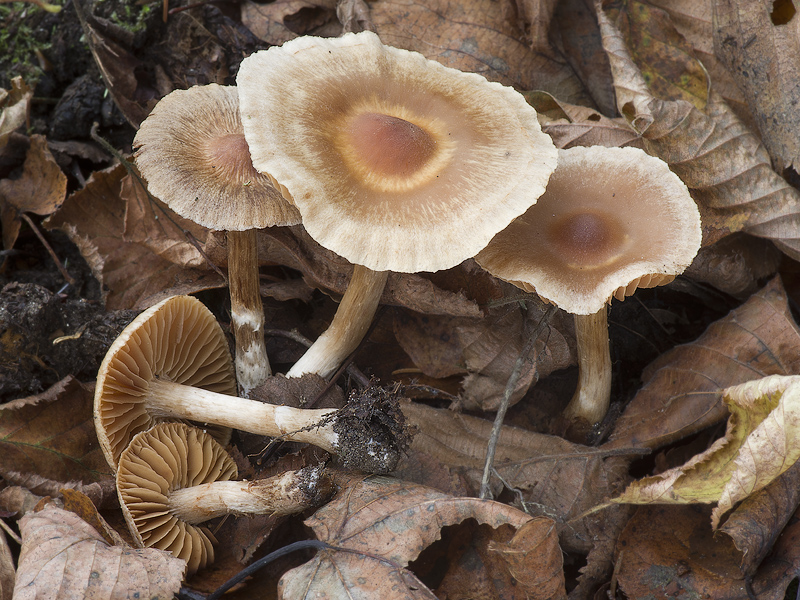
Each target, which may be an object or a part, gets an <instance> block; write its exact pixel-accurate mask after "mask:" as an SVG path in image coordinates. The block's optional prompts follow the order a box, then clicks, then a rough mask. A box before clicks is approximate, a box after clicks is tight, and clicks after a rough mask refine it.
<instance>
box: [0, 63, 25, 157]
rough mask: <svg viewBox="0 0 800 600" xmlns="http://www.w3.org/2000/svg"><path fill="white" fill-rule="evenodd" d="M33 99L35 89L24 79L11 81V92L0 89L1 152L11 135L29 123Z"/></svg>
mask: <svg viewBox="0 0 800 600" xmlns="http://www.w3.org/2000/svg"><path fill="white" fill-rule="evenodd" d="M32 98H33V89H32V88H31V87H30V86H29V85H28V84H26V83H25V81H23V79H22V77H14V78H13V79H12V80H11V90H6V89H3V88H0V151H2V150H3V148H4V147H5V145H6V144H7V143H8V138H9V137H10V136H11V134H12V133H13V132H14V131H16V130H17V129H19V128H20V127H22V126H23V125H25V124H26V123H27V121H28V115H29V113H30V106H31V99H32Z"/></svg>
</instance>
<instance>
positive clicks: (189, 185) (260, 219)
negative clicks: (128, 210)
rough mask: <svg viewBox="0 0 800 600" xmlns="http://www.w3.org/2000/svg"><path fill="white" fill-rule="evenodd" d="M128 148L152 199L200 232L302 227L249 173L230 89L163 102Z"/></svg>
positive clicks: (200, 90) (262, 180)
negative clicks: (133, 152) (195, 225)
mask: <svg viewBox="0 0 800 600" xmlns="http://www.w3.org/2000/svg"><path fill="white" fill-rule="evenodd" d="M133 145H134V148H138V149H137V151H136V166H137V167H138V168H139V170H140V171H141V173H142V175H143V176H144V178H145V179H146V180H147V188H148V189H149V190H150V193H151V194H153V195H154V196H156V197H158V198H159V199H160V200H161V201H163V202H165V203H166V204H167V206H169V207H170V208H171V209H172V210H174V211H175V212H176V213H178V214H179V215H180V216H182V217H184V218H186V219H189V220H191V221H194V222H195V223H199V224H200V225H202V226H203V227H208V228H209V229H217V230H225V231H243V230H246V229H255V228H262V227H272V226H273V225H296V224H298V223H300V213H298V212H297V209H296V208H294V207H293V206H292V205H291V204H290V203H289V202H287V201H286V200H285V199H284V198H283V196H282V195H281V193H280V192H279V191H277V190H276V189H275V187H274V186H273V185H272V183H271V182H270V180H269V178H267V177H265V176H264V175H261V174H260V173H259V172H258V171H256V170H255V169H254V168H253V163H252V162H251V161H250V153H249V149H248V147H247V142H246V141H245V139H244V132H243V130H242V121H241V118H240V116H239V98H238V93H237V91H236V88H235V87H233V86H220V85H217V84H215V83H212V84H209V85H204V86H195V87H192V88H190V89H188V90H175V91H174V92H172V93H170V94H168V95H166V96H164V97H163V98H162V99H161V100H160V101H159V103H158V104H156V106H155V108H154V109H153V111H152V112H151V113H150V115H149V116H148V117H147V118H146V119H145V120H144V122H142V125H141V127H140V129H139V131H138V132H137V133H136V137H135V138H134V141H133Z"/></svg>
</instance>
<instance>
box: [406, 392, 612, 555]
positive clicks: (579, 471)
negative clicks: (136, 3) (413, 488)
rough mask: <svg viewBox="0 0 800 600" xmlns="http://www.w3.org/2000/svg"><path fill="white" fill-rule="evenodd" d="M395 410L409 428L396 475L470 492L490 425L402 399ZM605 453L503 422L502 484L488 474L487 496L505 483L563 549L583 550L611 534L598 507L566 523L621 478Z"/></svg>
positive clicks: (498, 459) (607, 519) (609, 493)
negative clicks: (551, 524) (551, 522)
mask: <svg viewBox="0 0 800 600" xmlns="http://www.w3.org/2000/svg"><path fill="white" fill-rule="evenodd" d="M402 409H403V414H404V415H405V417H406V422H407V424H408V425H409V426H410V427H414V428H415V429H416V430H417V433H416V435H415V436H414V439H413V441H412V443H411V449H410V450H409V453H408V456H407V458H405V459H403V460H402V461H401V462H400V464H399V465H398V469H397V471H396V473H397V475H398V476H400V477H403V478H404V479H407V480H410V481H416V482H418V483H422V484H425V485H430V486H434V487H436V488H438V489H441V490H444V491H447V492H448V493H459V494H476V493H477V492H478V490H479V489H480V484H481V478H482V476H483V465H484V461H485V458H486V447H487V444H488V441H489V436H490V434H491V429H492V423H491V422H490V421H487V420H485V419H480V418H477V417H473V416H470V415H464V414H459V413H454V412H451V411H447V410H441V409H433V408H430V407H427V406H425V405H422V404H417V403H413V402H409V403H404V404H403V405H402ZM610 454H613V452H612V453H610ZM610 454H609V453H606V452H605V449H604V448H589V447H586V446H580V445H578V444H573V443H571V442H568V441H567V440H564V439H562V438H560V437H556V436H551V435H544V434H540V433H534V432H530V431H526V430H524V429H518V428H516V427H509V426H503V429H502V433H501V435H500V439H499V443H498V446H497V450H496V455H495V470H496V471H497V474H498V475H499V477H501V478H502V481H500V480H499V479H498V478H492V481H491V482H490V483H491V486H492V493H493V494H494V495H495V496H497V495H499V494H500V492H501V491H502V490H503V487H504V485H507V486H508V487H510V488H511V489H513V490H514V491H515V492H516V493H517V494H518V499H519V500H520V501H521V502H522V503H523V504H524V506H525V510H526V511H527V512H529V513H530V514H532V515H542V516H548V517H551V518H553V519H555V520H556V522H557V523H559V526H558V527H559V535H560V536H561V538H560V539H561V545H562V546H563V547H564V548H565V549H566V550H569V551H576V552H581V553H587V552H589V551H590V550H591V549H592V548H593V546H594V545H595V544H597V543H599V541H600V540H601V538H603V536H604V535H605V534H608V535H612V536H613V535H614V533H613V527H612V526H611V525H610V522H611V521H612V517H611V516H610V514H609V513H608V512H606V513H604V514H603V515H602V517H601V519H598V518H597V517H596V516H590V517H588V518H585V519H579V520H576V521H572V522H569V523H567V522H568V521H570V520H571V519H574V518H576V517H578V516H580V515H582V514H583V513H584V512H586V511H588V510H589V509H590V508H592V507H593V506H595V505H597V504H599V503H601V502H603V501H604V500H605V499H607V498H609V497H610V496H612V495H613V494H614V491H613V490H615V489H616V487H617V486H618V485H619V482H620V479H621V477H624V476H625V475H624V474H622V473H617V472H615V470H614V469H615V465H614V462H613V461H611V460H608V456H609V455H610ZM503 482H505V483H503ZM614 510H616V509H614Z"/></svg>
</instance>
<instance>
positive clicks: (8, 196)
mask: <svg viewBox="0 0 800 600" xmlns="http://www.w3.org/2000/svg"><path fill="white" fill-rule="evenodd" d="M66 193H67V176H66V175H64V174H63V173H62V172H61V169H60V168H59V166H58V165H57V164H56V161H55V159H54V158H53V155H52V154H50V150H48V149H47V140H46V139H45V138H44V136H41V135H33V136H31V147H30V148H29V149H28V155H27V156H26V157H25V165H24V166H23V170H22V176H21V177H20V178H19V179H3V180H0V216H2V221H3V247H4V248H5V249H6V250H9V249H11V248H13V247H14V242H16V241H17V235H19V228H20V225H21V221H20V215H21V214H22V213H26V212H32V213H35V214H37V215H49V214H50V213H52V212H53V211H54V210H56V209H57V208H58V207H59V206H60V205H61V203H62V202H64V198H65V196H66Z"/></svg>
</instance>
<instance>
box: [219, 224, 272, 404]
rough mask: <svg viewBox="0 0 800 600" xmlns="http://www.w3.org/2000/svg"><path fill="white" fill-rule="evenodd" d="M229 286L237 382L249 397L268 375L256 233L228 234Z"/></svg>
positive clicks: (269, 371)
mask: <svg viewBox="0 0 800 600" xmlns="http://www.w3.org/2000/svg"><path fill="white" fill-rule="evenodd" d="M228 286H229V287H230V293H231V321H232V324H233V336H234V338H235V339H236V359H235V363H236V379H237V381H238V383H239V388H240V389H241V394H242V395H243V396H245V397H249V396H250V392H251V391H252V390H253V389H255V388H256V387H258V386H259V385H261V384H262V383H264V381H266V379H267V377H269V376H270V375H271V370H270V366H269V359H268V358H267V348H266V345H265V344H264V306H263V304H262V302H261V295H260V294H259V291H258V290H259V280H258V245H257V238H256V230H255V229H248V230H245V231H229V232H228Z"/></svg>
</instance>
